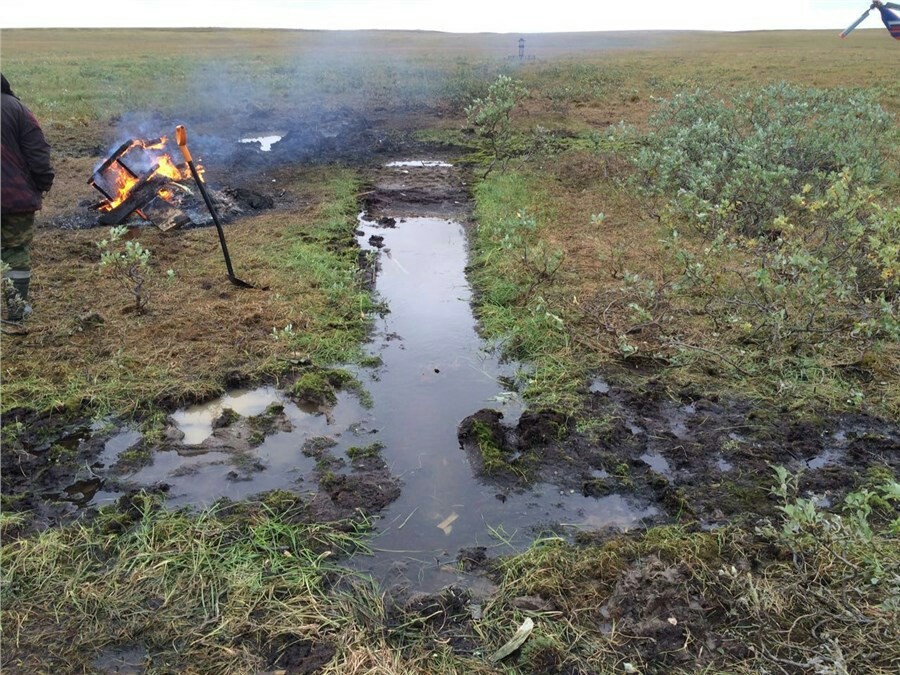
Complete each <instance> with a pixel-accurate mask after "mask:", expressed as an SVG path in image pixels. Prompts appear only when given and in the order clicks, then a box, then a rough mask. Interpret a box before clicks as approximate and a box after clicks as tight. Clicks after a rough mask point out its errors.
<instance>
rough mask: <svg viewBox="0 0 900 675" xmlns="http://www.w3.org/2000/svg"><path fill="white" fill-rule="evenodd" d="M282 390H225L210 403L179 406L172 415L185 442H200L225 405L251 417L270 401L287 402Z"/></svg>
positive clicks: (208, 433)
mask: <svg viewBox="0 0 900 675" xmlns="http://www.w3.org/2000/svg"><path fill="white" fill-rule="evenodd" d="M286 402H287V399H286V397H285V395H284V394H283V393H281V392H280V391H278V390H277V389H275V387H261V388H259V389H253V390H247V389H240V390H235V391H233V392H230V393H228V394H225V395H224V396H222V397H221V398H218V399H216V400H214V401H211V402H209V403H202V404H199V405H194V406H191V407H190V408H185V409H184V410H179V411H178V412H175V413H173V414H172V415H171V418H172V420H173V421H174V422H175V424H176V426H177V427H178V429H179V431H181V432H182V433H183V434H184V441H183V442H184V444H185V445H199V444H200V443H202V442H203V441H205V440H206V439H207V438H209V437H210V436H211V435H212V432H213V420H215V419H216V418H217V417H218V416H219V415H221V414H222V411H223V410H225V409H226V408H230V409H231V410H234V412H236V413H237V414H238V415H241V416H242V417H250V416H253V415H259V414H261V413H263V412H265V410H266V408H268V407H269V406H270V405H272V404H273V403H281V404H283V403H286Z"/></svg>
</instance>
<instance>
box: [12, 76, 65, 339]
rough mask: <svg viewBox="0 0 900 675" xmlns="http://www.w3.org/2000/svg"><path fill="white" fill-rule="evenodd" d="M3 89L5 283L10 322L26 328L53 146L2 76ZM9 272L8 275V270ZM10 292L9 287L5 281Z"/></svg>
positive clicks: (51, 180)
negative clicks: (34, 246)
mask: <svg viewBox="0 0 900 675" xmlns="http://www.w3.org/2000/svg"><path fill="white" fill-rule="evenodd" d="M0 85H2V95H0V96H2V122H3V126H2V129H0V135H2V145H0V154H2V172H0V224H2V231H0V249H2V259H3V262H4V263H5V265H4V273H3V276H4V279H9V281H10V282H12V287H13V289H14V290H15V292H9V293H6V292H5V293H4V295H6V298H5V304H6V309H7V320H8V321H11V322H16V323H17V322H20V321H21V320H22V319H24V318H25V316H27V315H28V314H29V313H30V312H31V307H30V306H29V305H28V287H29V284H30V283H31V241H32V239H33V237H34V214H35V212H37V211H39V210H40V208H41V199H42V196H43V193H45V192H47V191H48V190H49V189H50V188H51V186H52V185H53V178H54V174H53V167H52V166H51V164H50V145H49V144H48V143H47V139H46V138H44V132H43V131H42V130H41V126H40V124H39V123H38V121H37V119H36V118H35V116H34V115H33V114H32V112H31V111H30V110H29V109H28V108H27V107H26V106H25V105H24V104H23V103H22V102H21V101H20V100H19V98H18V97H17V96H16V95H15V94H14V93H13V91H12V89H11V88H10V85H9V81H8V80H7V79H6V77H5V76H4V75H2V74H0ZM6 266H8V269H7V268H6ZM3 285H4V291H6V290H7V287H8V284H7V282H6V281H4V284H3Z"/></svg>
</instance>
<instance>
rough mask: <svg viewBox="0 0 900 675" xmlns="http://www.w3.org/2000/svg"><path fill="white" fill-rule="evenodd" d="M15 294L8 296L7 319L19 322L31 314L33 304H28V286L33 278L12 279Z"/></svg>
mask: <svg viewBox="0 0 900 675" xmlns="http://www.w3.org/2000/svg"><path fill="white" fill-rule="evenodd" d="M10 281H12V285H13V288H14V289H15V291H16V292H15V294H14V295H13V296H12V297H10V298H7V300H6V311H7V320H8V321H12V322H19V321H21V320H22V319H24V318H25V317H27V316H28V315H29V314H31V305H29V304H28V286H29V285H30V284H31V279H11V280H10Z"/></svg>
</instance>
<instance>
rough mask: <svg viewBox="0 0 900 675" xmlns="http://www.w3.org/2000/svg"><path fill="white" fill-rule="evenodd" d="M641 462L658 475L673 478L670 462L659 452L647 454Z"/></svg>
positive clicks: (642, 456)
mask: <svg viewBox="0 0 900 675" xmlns="http://www.w3.org/2000/svg"><path fill="white" fill-rule="evenodd" d="M641 461H642V462H644V463H645V464H647V465H648V466H649V467H650V468H651V469H653V470H654V471H655V472H656V473H659V474H662V475H663V476H665V477H666V478H671V477H672V467H671V466H669V461H668V460H667V459H666V458H665V457H663V456H662V455H660V454H659V453H658V452H645V453H644V454H643V455H641Z"/></svg>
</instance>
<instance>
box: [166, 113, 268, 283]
mask: <svg viewBox="0 0 900 675" xmlns="http://www.w3.org/2000/svg"><path fill="white" fill-rule="evenodd" d="M175 140H176V141H177V143H178V147H179V148H181V154H182V155H184V161H185V162H186V163H187V165H188V168H189V169H190V170H191V175H192V176H193V177H194V182H195V183H197V187H198V188H199V189H200V194H201V195H203V201H204V202H206V208H207V209H209V214H210V215H211V216H212V219H213V222H214V223H215V224H216V231H217V232H218V233H219V243H220V244H221V245H222V255H223V256H225V267H226V268H227V270H228V279H229V281H231V283H233V284H234V285H235V286H241V287H243V288H253V286H252V285H251V284H248V283H247V282H246V281H242V280H241V279H238V278H237V277H236V276H234V269H232V267H231V256H229V255H228V245H227V244H226V243H225V230H223V229H222V223H221V222H220V221H219V215H218V214H217V213H216V207H215V206H214V205H213V203H212V199H210V198H209V193H208V192H207V191H206V186H205V185H204V184H203V179H202V178H200V174H199V173H197V167H195V166H194V159H193V157H191V151H190V150H188V146H187V130H185V128H184V125H183V124H179V125H178V126H177V127H175Z"/></svg>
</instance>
